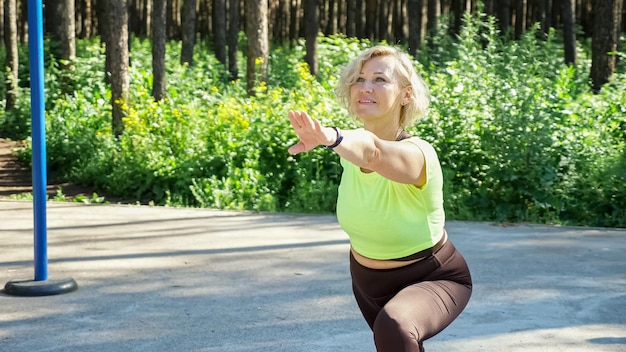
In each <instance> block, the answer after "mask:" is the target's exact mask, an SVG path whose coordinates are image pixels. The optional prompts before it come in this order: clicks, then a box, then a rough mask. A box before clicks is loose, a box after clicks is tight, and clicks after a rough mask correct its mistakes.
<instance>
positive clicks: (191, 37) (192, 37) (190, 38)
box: [180, 0, 196, 66]
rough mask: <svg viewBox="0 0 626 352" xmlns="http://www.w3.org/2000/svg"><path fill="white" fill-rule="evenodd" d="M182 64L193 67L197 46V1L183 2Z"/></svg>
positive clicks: (185, 0)
mask: <svg viewBox="0 0 626 352" xmlns="http://www.w3.org/2000/svg"><path fill="white" fill-rule="evenodd" d="M181 16H182V17H183V20H182V22H183V23H182V31H183V32H182V37H183V42H182V45H181V49H180V64H181V65H184V64H185V63H186V64H187V65H189V66H193V48H194V46H195V45H196V0H183V13H182V14H181Z"/></svg>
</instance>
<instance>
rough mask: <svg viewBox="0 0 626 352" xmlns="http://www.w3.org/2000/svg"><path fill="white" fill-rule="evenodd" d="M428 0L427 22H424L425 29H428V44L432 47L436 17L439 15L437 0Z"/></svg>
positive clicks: (435, 32)
mask: <svg viewBox="0 0 626 352" xmlns="http://www.w3.org/2000/svg"><path fill="white" fill-rule="evenodd" d="M427 1H428V23H426V29H427V31H428V45H429V46H430V47H432V46H433V45H434V43H433V37H434V36H435V35H436V34H437V28H438V27H439V26H438V24H437V18H438V17H439V10H440V8H439V0H427Z"/></svg>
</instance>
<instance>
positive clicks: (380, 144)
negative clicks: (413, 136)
mask: <svg viewBox="0 0 626 352" xmlns="http://www.w3.org/2000/svg"><path fill="white" fill-rule="evenodd" d="M289 121H290V122H291V125H292V127H293V129H294V131H295V132H296V134H297V135H298V137H299V138H300V141H299V142H298V143H296V144H294V145H293V146H291V147H290V148H289V150H288V151H289V153H291V154H297V153H302V152H307V151H309V150H311V149H313V148H315V147H317V146H319V145H332V144H333V143H335V141H336V139H337V134H336V132H335V130H334V129H333V128H331V127H325V126H322V125H321V124H320V123H319V121H317V120H313V119H312V118H311V117H309V115H308V114H307V113H306V112H297V111H290V112H289ZM342 134H343V136H344V139H343V141H342V142H341V143H340V144H339V145H338V146H337V147H335V148H334V149H333V150H334V151H335V152H336V153H337V154H339V155H340V156H341V157H342V158H344V159H346V160H348V161H349V162H351V163H353V164H355V165H357V166H359V167H361V169H362V170H363V171H364V172H372V171H373V172H376V173H378V174H380V175H382V176H384V177H386V178H388V179H390V180H392V181H395V182H400V183H406V184H413V185H416V186H420V187H421V186H423V185H424V183H425V182H426V176H425V161H424V154H423V153H422V150H421V149H420V148H419V147H417V146H416V145H415V144H413V143H397V142H394V141H386V140H383V139H380V138H378V137H377V136H376V135H375V134H373V133H371V132H369V131H366V130H348V131H342Z"/></svg>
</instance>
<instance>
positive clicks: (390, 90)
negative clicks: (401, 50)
mask: <svg viewBox="0 0 626 352" xmlns="http://www.w3.org/2000/svg"><path fill="white" fill-rule="evenodd" d="M397 81H398V79H397V77H396V73H395V71H394V61H393V59H391V58H389V57H384V56H377V57H374V58H371V59H369V60H368V61H366V62H365V63H364V64H363V67H362V68H361V72H360V73H359V75H358V76H357V79H356V81H355V82H354V84H353V85H352V87H351V88H350V104H351V110H352V111H353V112H354V113H355V114H356V116H357V117H358V118H360V119H362V120H363V121H364V122H365V123H367V122H374V121H375V120H382V119H390V118H395V119H397V118H398V116H399V114H400V108H401V103H402V96H401V93H402V89H401V88H400V86H399V85H398V83H397Z"/></svg>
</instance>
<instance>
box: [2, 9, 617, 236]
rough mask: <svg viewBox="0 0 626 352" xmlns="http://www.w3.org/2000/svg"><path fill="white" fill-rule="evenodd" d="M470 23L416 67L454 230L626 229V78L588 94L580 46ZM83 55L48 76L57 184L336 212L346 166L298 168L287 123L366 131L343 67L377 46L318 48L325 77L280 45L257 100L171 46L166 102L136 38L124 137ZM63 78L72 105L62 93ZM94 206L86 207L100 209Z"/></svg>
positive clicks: (322, 154)
mask: <svg viewBox="0 0 626 352" xmlns="http://www.w3.org/2000/svg"><path fill="white" fill-rule="evenodd" d="M465 20H466V25H465V27H464V29H463V32H462V33H461V35H460V36H459V37H458V38H451V37H449V36H448V35H447V34H445V32H446V31H445V29H444V30H442V33H440V34H438V35H437V36H435V37H434V38H432V40H433V42H434V43H436V45H435V46H434V48H435V49H430V50H428V49H426V48H425V49H424V50H423V51H422V52H421V54H420V61H419V62H416V67H417V68H418V69H419V70H420V71H421V73H422V75H423V76H424V77H425V79H426V80H427V83H428V84H429V86H430V88H431V92H432V106H431V111H430V114H429V117H428V118H427V119H426V120H424V121H422V122H420V123H419V124H418V125H417V126H415V127H414V128H413V131H412V132H414V133H415V134H417V135H420V136H421V137H422V138H424V139H426V140H428V141H430V142H431V143H432V144H433V145H434V146H435V148H436V149H437V150H438V152H439V157H440V160H441V163H442V166H443V170H444V178H445V190H444V191H445V192H444V194H445V197H446V198H445V204H446V211H447V217H448V219H462V220H487V221H507V222H537V223H562V224H574V225H592V226H621V227H623V226H626V189H625V188H624V187H623V184H624V182H625V181H626V154H625V152H624V149H625V143H626V122H624V121H625V119H624V116H626V80H625V78H626V77H625V75H624V73H618V74H617V75H616V76H615V77H614V79H613V81H612V83H610V84H608V85H607V86H606V87H605V88H604V89H603V90H602V92H600V93H599V94H593V93H591V91H590V89H589V85H588V82H587V77H588V74H589V67H590V62H589V57H588V54H587V53H586V52H585V50H584V46H583V45H582V44H581V47H580V48H579V52H580V53H579V60H580V62H579V65H578V67H577V68H573V67H568V66H566V65H565V64H564V63H563V60H562V58H561V57H562V52H561V50H562V49H561V48H562V45H561V44H560V43H559V42H558V40H557V38H556V36H555V35H554V33H552V34H550V35H549V36H548V37H547V38H545V39H542V40H539V39H537V36H535V35H534V33H532V31H530V32H528V34H527V35H526V36H524V37H523V38H522V39H521V40H518V41H510V40H507V39H504V38H503V37H502V36H500V35H499V34H498V33H497V31H496V26H495V24H494V21H493V19H491V18H486V17H481V16H473V17H471V16H467V17H466V19H465ZM79 43H80V45H79V49H78V58H77V60H76V62H75V63H74V66H75V68H76V69H75V71H73V72H72V73H70V74H69V77H68V74H67V73H61V72H60V71H59V70H57V69H56V67H57V63H54V62H53V61H50V62H49V64H48V69H47V75H46V82H47V83H46V94H47V112H46V122H47V149H48V166H49V169H50V171H51V172H53V173H55V174H56V175H58V176H59V177H63V178H65V179H67V180H71V181H73V182H78V183H81V184H84V185H88V186H89V185H90V186H96V187H97V188H98V189H101V190H103V191H104V192H106V193H107V194H110V195H114V196H123V197H124V198H133V199H136V200H138V201H141V202H144V203H148V202H153V203H155V204H160V205H172V206H194V207H211V208H220V209H238V210H256V211H288V212H309V213H329V212H333V211H334V210H335V199H336V195H337V187H338V184H339V179H340V173H341V168H340V165H339V162H338V157H337V155H336V154H334V153H332V152H329V151H327V150H325V149H322V148H318V149H316V150H313V151H311V152H309V153H305V154H298V155H295V156H291V155H289V154H288V153H287V148H288V147H289V146H290V145H292V144H293V143H295V142H296V136H295V134H294V133H293V131H292V129H291V128H290V126H289V122H288V119H287V114H288V112H289V110H306V111H308V112H309V113H310V114H311V115H312V116H313V117H315V118H317V119H320V120H321V121H322V122H323V123H325V124H330V125H337V126H339V127H343V128H353V127H355V126H356V125H355V122H354V121H353V120H352V119H351V118H349V117H348V116H347V115H346V112H345V111H344V110H343V109H342V108H341V107H340V106H339V104H338V102H337V100H336V98H335V96H334V86H335V83H336V81H337V77H338V75H339V72H340V69H341V67H342V66H344V65H345V64H346V63H347V62H348V61H349V60H350V59H351V58H352V57H354V56H355V55H356V54H357V53H358V52H360V51H361V50H362V49H363V48H364V47H367V46H369V45H371V43H370V42H368V41H360V40H356V39H350V38H345V37H320V38H319V46H318V50H319V73H318V75H317V77H313V76H311V75H310V74H309V72H308V67H307V65H306V64H305V63H304V52H305V49H304V43H299V44H297V45H295V46H293V47H277V48H274V49H273V50H272V52H271V57H270V62H269V69H270V75H269V80H268V83H267V84H258V86H257V89H256V91H257V94H256V96H254V97H249V96H247V94H246V87H245V82H241V81H239V80H237V81H233V82H230V81H227V80H225V79H224V77H225V76H226V75H225V73H224V72H225V69H224V67H223V65H221V64H220V63H219V62H217V61H216V59H215V58H214V57H213V56H212V55H211V54H210V53H209V50H208V49H207V48H206V47H203V46H202V45H200V46H199V47H197V48H196V50H195V58H194V62H195V65H194V66H193V67H187V66H184V67H182V66H180V65H179V63H178V53H179V52H180V48H179V46H178V44H175V43H170V44H168V47H167V50H166V52H167V53H168V57H167V58H166V63H167V79H168V86H167V98H166V99H164V100H163V101H159V102H155V101H154V100H153V98H152V97H151V91H150V89H151V86H152V76H151V74H150V71H151V69H150V67H151V56H150V55H151V51H150V43H149V42H147V41H139V40H134V41H133V43H132V55H131V56H132V66H131V69H130V75H131V80H130V81H131V99H130V102H129V104H128V106H126V107H125V109H126V117H125V119H124V123H125V132H124V134H123V135H122V136H121V137H120V138H119V139H116V138H115V137H114V136H113V135H112V132H111V118H110V114H111V108H110V91H109V90H108V88H107V86H106V85H105V83H104V75H103V72H104V68H103V65H104V51H103V49H102V47H101V46H100V45H99V44H98V43H97V42H95V41H94V42H88V41H79ZM240 64H241V66H245V62H244V61H243V59H241V58H240ZM240 72H245V69H240ZM61 75H65V77H64V78H63V79H64V80H65V81H64V82H67V79H68V78H69V81H70V82H71V86H72V87H73V89H74V90H73V93H71V94H65V93H63V90H62V89H61V78H60V77H61ZM25 94H26V93H24V94H22V96H21V97H22V98H21V100H20V103H19V105H18V108H17V109H15V110H14V111H13V112H11V113H10V114H3V115H0V132H1V133H3V134H6V133H9V132H10V133H12V134H13V135H14V136H18V137H19V138H23V139H24V138H27V132H28V131H27V128H26V127H27V123H25V122H24V121H25V120H24V119H18V118H17V116H27V115H28V114H29V111H28V110H29V106H28V102H27V101H26V98H25V97H26V95H25ZM20 121H21V122H20ZM29 153H30V151H29V150H28V149H26V150H24V151H23V153H22V155H23V158H24V159H25V160H28V159H29ZM92 198H93V199H85V201H91V202H99V201H101V200H100V199H101V197H98V196H97V195H95V194H94V196H93V197H92Z"/></svg>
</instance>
